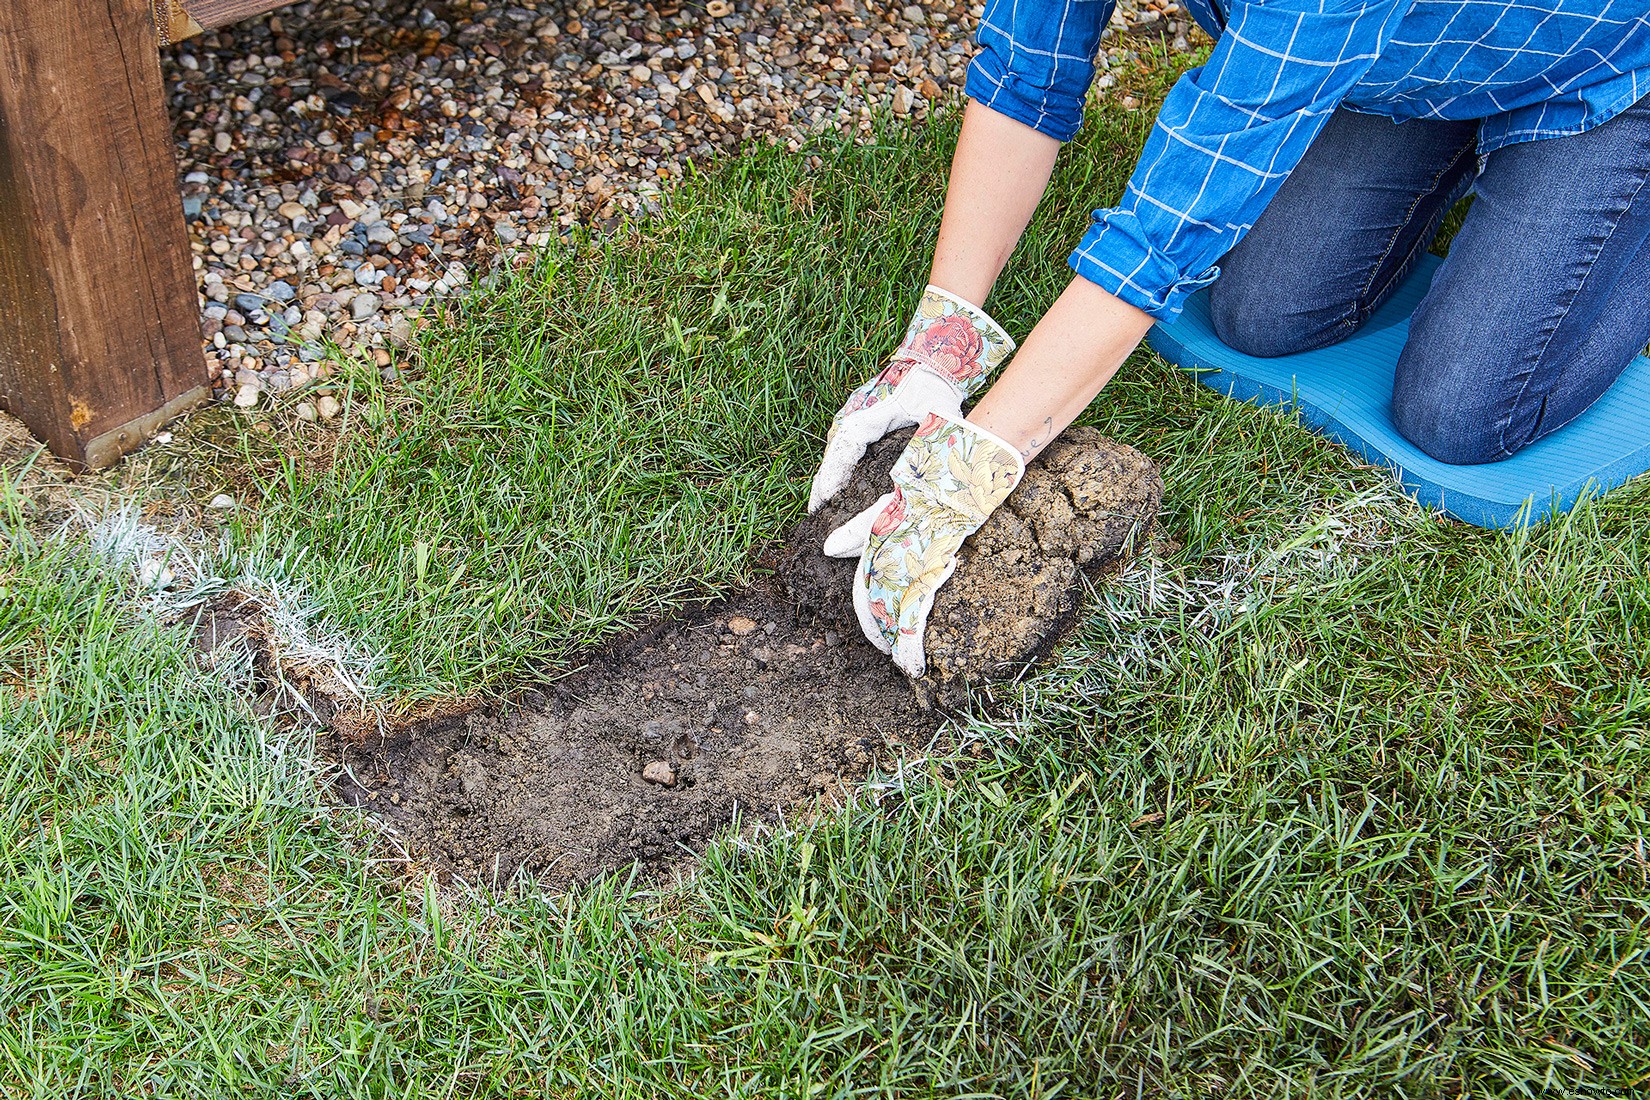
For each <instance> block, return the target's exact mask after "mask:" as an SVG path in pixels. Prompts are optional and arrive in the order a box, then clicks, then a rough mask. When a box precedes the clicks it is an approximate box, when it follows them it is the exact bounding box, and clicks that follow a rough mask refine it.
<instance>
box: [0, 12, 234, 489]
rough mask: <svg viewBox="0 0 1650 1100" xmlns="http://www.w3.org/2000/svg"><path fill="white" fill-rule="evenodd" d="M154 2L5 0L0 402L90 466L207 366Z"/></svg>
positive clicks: (192, 384) (0, 67) (0, 82)
mask: <svg viewBox="0 0 1650 1100" xmlns="http://www.w3.org/2000/svg"><path fill="white" fill-rule="evenodd" d="M150 18H151V17H150V9H149V4H148V3H147V0H76V2H75V3H73V4H68V3H60V2H54V3H39V2H36V0H0V318H3V323H0V406H3V407H4V408H5V409H7V410H8V411H10V412H11V413H12V414H13V415H15V416H16V417H17V418H18V419H20V420H22V421H23V422H24V423H25V424H27V425H28V426H29V429H30V430H31V431H33V432H34V433H35V435H37V436H39V437H40V438H41V439H43V440H44V441H45V442H46V443H47V444H48V445H49V446H50V447H51V448H52V450H53V451H54V452H56V453H57V454H59V455H61V456H63V457H64V458H66V459H68V460H69V461H70V462H72V463H75V464H78V465H81V466H86V465H91V464H104V463H106V462H108V461H112V460H113V458H114V457H118V455H119V454H120V453H123V452H124V451H126V450H130V449H131V448H132V447H134V446H137V445H138V444H139V443H141V442H142V435H143V433H144V432H145V431H152V430H153V428H154V414H155V413H156V411H157V410H161V409H163V408H168V407H170V408H171V409H172V410H175V409H176V406H177V405H178V403H179V402H180V400H182V399H185V398H186V397H188V395H190V394H192V393H204V392H205V391H204V390H202V387H203V386H205V385H206V384H207V382H208V377H207V372H206V360H205V356H204V355H203V354H202V349H201V333H200V313H199V304H198V301H197V298H196V293H195V284H194V274H193V271H192V268H191V265H190V261H189V247H188V239H187V235H186V233H185V229H184V224H183V213H182V208H181V204H180V202H179V199H178V186H177V174H176V168H175V166H174V163H173V160H172V133H171V124H170V120H169V119H168V118H167V114H166V108H165V103H164V100H163V97H162V88H161V76H160V62H159V58H158V56H157V52H156V39H155V31H154V27H153V25H152V24H151V21H150ZM94 441H95V442H96V443H97V446H96V447H95V448H91V449H90V450H89V446H90V445H91V444H92V443H93V442H94Z"/></svg>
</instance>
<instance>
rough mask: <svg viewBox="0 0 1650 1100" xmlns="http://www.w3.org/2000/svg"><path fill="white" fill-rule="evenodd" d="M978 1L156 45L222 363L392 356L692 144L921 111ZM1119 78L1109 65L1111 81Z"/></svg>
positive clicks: (409, 21) (1158, 14) (454, 13)
mask: <svg viewBox="0 0 1650 1100" xmlns="http://www.w3.org/2000/svg"><path fill="white" fill-rule="evenodd" d="M979 13H980V8H979V6H978V5H969V4H965V3H954V2H950V0H934V2H931V3H929V4H926V5H923V6H920V7H919V6H916V5H911V6H906V7H890V8H887V9H885V10H876V9H873V8H871V7H868V6H867V5H866V4H864V3H863V2H861V0H834V2H833V3H800V2H797V3H786V2H784V0H779V2H770V0H708V2H702V3H701V2H693V3H688V4H683V3H680V2H679V0H655V2H654V3H650V4H633V3H615V4H606V5H602V4H597V3H571V4H569V3H548V2H545V3H537V2H526V3H521V4H512V5H508V6H505V5H501V4H499V3H497V2H496V0H495V2H492V3H486V2H475V3H471V2H469V0H454V2H452V3H418V2H416V0H374V2H370V3H346V2H339V0H316V2H311V3H303V4H296V5H293V6H291V7H286V8H281V9H277V10H276V11H275V12H273V13H271V14H269V15H266V16H264V17H261V18H259V19H254V20H249V21H246V22H242V23H239V24H235V25H233V26H231V27H227V28H224V29H223V30H222V31H219V32H216V33H211V34H207V35H204V36H201V37H197V38H194V39H190V40H187V41H184V42H181V43H179V44H177V45H175V46H172V47H169V48H168V49H166V50H165V51H163V69H164V72H165V78H166V83H167V90H168V97H169V100H170V105H171V110H172V116H173V120H174V123H175V134H176V138H177V145H178V154H179V161H180V171H181V173H182V178H183V202H184V210H185V214H186V216H187V219H188V223H189V231H190V243H191V247H192V248H193V251H194V262H195V268H196V273H197V277H198V278H199V280H200V288H201V294H202V320H203V325H204V332H205V336H206V346H207V353H208V356H209V360H210V362H211V363H212V365H213V369H214V372H215V378H216V385H217V387H218V389H219V391H220V394H221V396H222V397H223V399H225V400H233V401H234V402H235V403H236V404H237V405H240V406H242V407H252V406H255V405H257V404H258V403H259V402H260V401H261V400H264V399H265V398H266V395H267V394H269V393H278V392H281V391H284V390H289V389H292V388H295V387H310V386H313V387H314V389H315V391H316V392H315V393H314V394H313V395H312V396H314V397H318V398H322V400H313V399H312V400H305V401H303V402H302V403H301V404H299V405H298V407H297V414H298V416H299V417H300V418H302V419H306V420H312V419H329V418H330V417H332V416H336V415H337V414H338V410H339V405H338V402H337V400H336V398H333V397H332V396H331V394H330V393H329V392H328V391H329V389H330V387H328V386H326V385H325V383H326V380H327V379H328V378H329V377H330V374H331V367H330V365H329V364H328V362H327V353H326V352H325V350H324V349H323V341H324V340H331V341H334V342H336V343H337V344H338V345H339V346H340V347H342V348H344V349H348V350H357V351H365V350H367V349H370V350H371V354H373V356H374V357H375V358H376V360H377V363H378V365H379V367H380V368H381V369H383V370H385V371H387V372H393V371H394V370H395V369H396V355H397V352H396V349H397V348H398V347H399V346H401V345H402V344H404V343H405V341H406V340H407V338H408V336H409V335H410V332H411V329H412V326H413V324H414V323H415V318H416V314H417V309H418V306H419V304H420V303H421V302H422V301H424V300H425V299H427V298H428V297H430V296H432V295H440V294H445V293H451V292H453V291H455V290H458V289H459V288H461V287H463V286H464V285H465V284H466V283H467V282H469V281H470V280H471V279H473V278H475V277H476V276H477V275H478V274H479V273H482V272H485V271H486V270H488V269H489V268H490V267H492V266H493V265H496V264H499V263H505V262H510V258H511V257H512V256H516V255H520V254H521V253H522V252H523V250H525V249H530V248H532V247H534V246H537V245H541V244H543V243H546V242H547V241H550V240H552V239H553V238H554V237H555V236H556V235H557V234H562V233H566V232H568V231H569V230H570V229H571V228H572V227H573V226H575V225H587V226H594V227H598V228H600V227H607V226H611V225H612V224H614V223H615V222H616V221H617V220H618V219H621V218H623V217H625V216H626V215H630V214H634V213H637V212H641V211H646V210H648V209H650V208H652V206H653V205H654V204H655V203H656V202H657V199H658V196H659V194H660V193H661V191H662V190H663V189H665V188H668V187H669V186H670V185H671V183H672V182H673V181H675V180H678V179H680V178H681V177H682V175H683V174H684V172H685V171H686V170H687V169H688V166H689V162H690V161H691V162H696V163H699V164H703V163H705V162H706V160H707V159H708V158H710V157H712V156H714V155H715V154H717V153H719V152H722V151H726V150H730V149H734V148H736V147H738V146H739V145H740V144H741V143H743V142H747V141H753V140H767V141H780V142H785V143H786V144H787V145H788V146H789V147H791V148H796V147H797V146H798V145H799V143H800V142H801V141H802V139H803V138H804V137H805V136H806V135H808V134H810V133H812V132H816V131H819V130H827V129H830V130H839V131H840V130H850V131H852V130H858V131H861V132H864V131H868V130H869V129H870V126H871V119H872V115H873V113H874V112H876V111H879V110H891V111H892V112H893V113H894V114H895V115H899V116H908V117H911V118H916V119H921V118H923V117H925V116H926V115H927V113H928V112H929V111H930V110H931V109H933V107H934V106H935V105H937V104H939V103H941V102H943V101H945V100H947V99H949V98H951V97H954V96H956V95H959V94H960V90H961V88H962V84H963V79H964V74H965V71H966V68H967V65H968V61H969V58H970V56H971V54H972V49H973V47H972V44H971V42H970V40H969V35H970V33H971V30H972V28H973V26H974V25H975V22H976V21H977V19H978V18H979ZM1119 31H1133V32H1148V33H1150V34H1151V35H1153V36H1154V37H1158V36H1160V37H1162V38H1163V39H1164V40H1166V41H1168V42H1169V43H1170V44H1171V46H1172V48H1176V49H1185V48H1187V46H1188V37H1189V36H1190V35H1191V34H1192V33H1193V32H1192V31H1191V29H1190V23H1189V21H1188V19H1187V16H1186V15H1185V12H1184V10H1183V9H1182V8H1181V7H1180V6H1179V5H1178V4H1176V3H1174V2H1173V0H1122V2H1121V3H1119V5H1118V8H1117V12H1116V14H1115V15H1114V18H1113V25H1112V27H1111V28H1109V29H1108V32H1107V38H1106V41H1105V43H1104V45H1103V47H1102V53H1103V58H1102V64H1103V65H1104V66H1105V67H1106V68H1111V67H1115V66H1117V65H1119V64H1123V63H1126V62H1128V61H1130V60H1133V59H1134V57H1135V49H1134V46H1135V45H1138V42H1137V41H1136V40H1134V39H1133V38H1131V37H1130V36H1129V35H1127V34H1119V33H1117V32H1119ZM1110 82H1111V78H1110V76H1109V75H1107V74H1105V73H1102V75H1101V77H1100V79H1099V81H1098V84H1099V85H1100V87H1102V88H1104V87H1106V86H1108V85H1109V84H1110Z"/></svg>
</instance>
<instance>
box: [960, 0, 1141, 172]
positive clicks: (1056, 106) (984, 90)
mask: <svg viewBox="0 0 1650 1100" xmlns="http://www.w3.org/2000/svg"><path fill="white" fill-rule="evenodd" d="M1115 6H1116V5H1115V3H1114V0H986V4H985V14H984V15H983V16H982V17H981V19H980V27H979V30H978V31H977V32H976V34H975V41H976V42H977V43H978V45H979V50H978V52H977V53H976V54H975V55H974V62H973V64H972V65H970V66H969V68H968V83H967V85H966V86H965V89H964V90H965V91H966V92H967V93H968V96H969V98H971V99H973V100H974V101H976V102H977V103H980V104H982V105H983V106H986V107H989V108H991V109H992V110H993V111H996V112H997V113H998V114H1003V115H1007V116H1008V117H1009V118H1012V119H1014V120H1015V121H1016V122H1023V123H1025V124H1026V125H1027V126H1030V127H1031V128H1032V129H1034V130H1036V131H1037V132H1038V133H1041V134H1047V135H1048V136H1049V137H1051V138H1055V139H1057V140H1059V141H1070V140H1071V139H1072V138H1073V137H1075V136H1076V134H1077V131H1078V129H1079V127H1081V126H1082V124H1083V100H1084V99H1085V98H1086V97H1087V95H1088V91H1089V85H1090V84H1092V83H1093V82H1094V57H1095V53H1096V51H1097V50H1098V49H1099V46H1100V32H1101V31H1103V30H1105V28H1106V20H1108V19H1110V18H1111V11H1112V8H1113V7H1115Z"/></svg>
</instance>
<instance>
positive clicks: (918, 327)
mask: <svg viewBox="0 0 1650 1100" xmlns="http://www.w3.org/2000/svg"><path fill="white" fill-rule="evenodd" d="M1013 351H1014V341H1013V340H1012V339H1010V338H1009V335H1008V333H1006V332H1004V331H1003V329H1002V326H1001V325H999V324H997V322H996V321H993V320H992V319H991V318H990V317H989V316H987V315H986V312H985V310H983V309H980V308H979V307H978V306H975V305H973V304H971V303H969V302H966V301H964V300H963V299H961V298H959V297H958V296H957V295H955V294H952V293H951V292H950V291H947V290H942V289H941V288H939V287H937V286H930V287H928V288H927V289H926V290H925V291H923V295H922V301H921V302H920V303H918V305H917V312H916V315H915V316H913V317H912V318H911V324H910V326H909V327H907V328H906V330H905V339H904V340H902V341H901V342H900V346H899V349H898V350H897V351H895V352H894V354H893V356H892V357H891V358H890V359H889V360H888V365H887V366H885V367H883V368H882V370H881V372H879V373H878V374H877V375H876V377H874V378H872V379H871V380H870V381H869V382H866V383H865V384H864V385H862V386H860V387H859V388H858V389H857V390H855V391H854V392H853V393H851V394H849V395H848V400H847V403H845V404H844V405H843V406H842V409H841V410H840V411H839V412H838V413H837V414H836V419H835V420H833V421H831V431H830V434H829V435H827V436H826V437H825V455H824V457H823V458H822V459H821V460H820V463H819V472H818V473H816V474H814V483H813V492H812V494H811V495H810V496H809V498H808V511H810V512H812V511H815V510H816V509H818V508H819V506H820V505H822V504H824V503H825V502H826V501H828V500H830V499H831V498H832V497H834V496H836V494H837V493H839V492H841V491H842V487H843V486H844V485H846V484H848V479H849V478H850V477H852V476H853V473H854V466H855V465H857V464H858V462H859V460H860V458H861V456H863V455H864V454H865V449H866V448H867V447H869V446H870V445H871V444H873V443H875V442H876V441H877V440H879V439H881V438H882V437H883V436H885V435H887V434H888V433H889V432H891V431H894V430H896V429H898V428H909V427H911V426H912V425H913V424H920V423H922V421H923V420H924V419H926V418H927V417H928V416H929V414H931V413H940V414H942V415H944V416H949V417H953V418H957V417H961V416H962V403H963V402H964V401H965V400H967V399H968V398H969V397H971V396H973V395H974V394H975V393H977V392H979V391H980V390H981V389H983V388H984V387H985V384H986V383H987V382H988V381H989V380H990V378H991V375H992V374H994V373H996V370H997V368H998V367H999V366H1001V365H1002V363H1003V360H1004V359H1007V358H1008V356H1009V355H1010V354H1011V353H1012V352H1013Z"/></svg>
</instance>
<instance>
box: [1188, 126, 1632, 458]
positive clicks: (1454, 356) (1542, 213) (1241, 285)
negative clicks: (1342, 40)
mask: <svg viewBox="0 0 1650 1100" xmlns="http://www.w3.org/2000/svg"><path fill="white" fill-rule="evenodd" d="M1476 134H1477V124H1476V123H1473V122H1442V121H1432V120H1415V121H1409V122H1403V123H1393V122H1392V121H1390V120H1388V119H1385V118H1379V117H1377V116H1374V115H1363V114H1358V113H1356V112H1354V111H1350V110H1346V109H1344V108H1343V109H1341V110H1338V111H1336V112H1335V114H1334V115H1332V116H1331V118H1330V120H1329V122H1328V124H1327V125H1326V126H1325V127H1324V130H1323V132H1322V133H1321V134H1320V135H1319V136H1318V138H1317V140H1316V141H1315V142H1314V143H1313V145H1312V147H1311V149H1310V150H1308V152H1307V154H1306V157H1305V159H1304V160H1303V161H1302V162H1301V164H1300V166H1299V167H1298V168H1296V169H1295V171H1294V172H1292V173H1291V174H1290V176H1289V178H1288V180H1286V181H1285V182H1284V185H1283V187H1282V189H1281V190H1279V191H1278V193H1277V196H1276V197H1275V198H1274V199H1273V200H1272V202H1271V204H1270V205H1268V206H1267V208H1266V210H1265V211H1264V212H1263V213H1262V214H1261V216H1260V217H1259V218H1258V219H1256V221H1255V225H1254V227H1253V228H1252V229H1251V230H1250V231H1249V234H1248V235H1247V236H1245V237H1244V238H1243V240H1241V241H1240V242H1239V243H1238V244H1237V246H1236V247H1234V248H1233V249H1232V250H1231V251H1230V252H1228V253H1227V254H1226V256H1225V258H1224V259H1222V260H1221V262H1220V266H1221V271H1222V274H1221V277H1220V278H1219V279H1218V280H1216V282H1215V284H1214V286H1213V287H1212V288H1211V289H1210V302H1209V304H1210V308H1211V312H1212V315H1213V322H1214V326H1215V332H1216V334H1217V335H1218V336H1219V337H1220V338H1221V339H1222V340H1223V341H1225V342H1226V343H1227V344H1229V345H1230V346H1232V347H1234V348H1236V349H1237V350H1239V351H1243V352H1246V353H1248V354H1250V355H1261V356H1274V355H1287V354H1289V353H1291V352H1297V351H1305V350H1308V349H1311V348H1317V347H1323V346H1325V345H1327V344H1333V343H1335V342H1336V341H1338V340H1341V339H1344V338H1345V337H1346V336H1348V335H1350V334H1351V333H1352V332H1353V331H1354V330H1355V329H1357V327H1358V326H1359V325H1361V324H1363V323H1364V322H1365V321H1366V320H1368V319H1369V315H1370V314H1371V313H1373V312H1374V311H1375V310H1376V308H1377V307H1379V306H1380V304H1381V303H1382V302H1384V301H1385V300H1386V299H1387V297H1388V296H1389V295H1390V294H1391V293H1392V291H1393V290H1394V289H1395V288H1396V287H1397V285H1398V284H1399V282H1401V281H1402V279H1403V277H1404V276H1405V275H1406V274H1408V272H1409V270H1410V269H1411V268H1412V267H1413V266H1414V265H1415V261H1416V259H1417V258H1418V257H1419V256H1420V254H1421V253H1422V251H1423V250H1424V249H1425V248H1426V247H1427V245H1428V244H1429V243H1430V242H1431V241H1432V238H1433V236H1434V235H1435V234H1436V232H1437V230H1438V225H1439V223H1440V222H1441V221H1442V220H1443V218H1444V215H1445V214H1446V213H1447V212H1448V210H1449V208H1450V205H1451V204H1452V203H1453V202H1454V200H1455V199H1456V198H1457V197H1459V196H1460V195H1462V194H1464V193H1465V192H1466V190H1467V189H1468V188H1469V187H1470V188H1471V190H1472V192H1473V194H1474V196H1475V197H1474V200H1473V205H1472V208H1471V209H1470V210H1469V211H1468V213H1467V217H1466V222H1465V224H1463V225H1462V227H1461V230H1460V232H1459V233H1458V234H1457V235H1456V237H1455V239H1454V241H1453V242H1451V244H1450V249H1449V256H1448V258H1447V259H1446V260H1445V261H1444V264H1443V266H1442V267H1441V268H1439V270H1438V273H1437V276H1436V278H1435V279H1434V280H1433V283H1432V289H1431V290H1430V291H1428V293H1427V295H1426V297H1425V298H1423V299H1422V301H1421V304H1420V306H1419V307H1418V308H1417V309H1416V311H1415V315H1414V317H1413V318H1412V319H1411V321H1410V329H1409V340H1408V343H1407V344H1406V345H1405V347H1404V350H1403V354H1402V355H1401V356H1400V358H1399V360H1398V371H1397V378H1396V384H1395V387H1394V392H1393V395H1392V418H1393V422H1394V424H1395V425H1396V426H1397V428H1398V430H1399V431H1400V432H1402V433H1403V434H1404V436H1405V437H1406V438H1408V439H1409V440H1410V442H1412V443H1414V444H1415V445H1416V446H1417V447H1419V448H1421V450H1423V451H1425V452H1426V453H1427V454H1429V455H1431V456H1433V457H1434V458H1437V459H1439V460H1441V461H1443V462H1451V463H1476V462H1494V461H1497V460H1498V459H1503V458H1507V457H1510V456H1511V455H1512V454H1514V453H1515V452H1517V451H1518V450H1519V448H1521V447H1524V446H1527V445H1529V444H1530V443H1533V442H1535V441H1536V440H1537V439H1540V438H1541V437H1542V436H1544V435H1546V434H1548V433H1549V432H1552V431H1554V430H1555V429H1557V428H1560V427H1562V426H1563V425H1565V424H1567V423H1568V422H1569V421H1570V420H1572V419H1573V418H1575V417H1577V416H1579V415H1581V414H1582V413H1583V412H1585V411H1586V409H1587V407H1588V406H1589V405H1591V404H1592V403H1593V402H1594V401H1595V400H1596V399H1597V398H1598V396H1599V395H1600V394H1602V393H1603V392H1604V391H1605V390H1606V389H1607V388H1609V386H1610V384H1611V383H1612V382H1614V381H1615V379H1616V377H1617V376H1618V375H1619V374H1620V373H1621V371H1622V369H1623V368H1624V367H1626V366H1627V364H1628V363H1630V362H1631V361H1632V360H1633V357H1634V356H1635V355H1636V354H1637V353H1638V352H1639V351H1640V350H1642V349H1643V348H1644V347H1645V344H1646V342H1647V341H1650V186H1646V182H1647V180H1650V97H1646V98H1645V99H1642V100H1640V101H1639V102H1638V103H1636V104H1635V105H1633V106H1632V107H1629V108H1628V109H1627V110H1625V111H1623V112H1622V113H1621V114H1619V115H1617V116H1616V117H1615V118H1613V119H1611V120H1610V121H1609V122H1606V123H1604V124H1603V125H1601V126H1596V127H1594V128H1593V129H1591V130H1588V131H1586V132H1584V133H1580V134H1572V135H1568V136H1565V137H1557V138H1547V139H1544V140H1541V141H1533V142H1525V143H1523V144H1519V145H1510V146H1506V147H1504V148H1502V149H1499V150H1497V151H1495V152H1494V153H1491V154H1490V155H1489V157H1488V158H1487V159H1486V161H1485V163H1484V164H1483V166H1482V171H1479V167H1480V166H1479V164H1478V158H1477V155H1476V152H1475V148H1474V142H1475V138H1476ZM1645 419H1646V425H1647V429H1650V411H1647V412H1646V418H1645Z"/></svg>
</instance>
